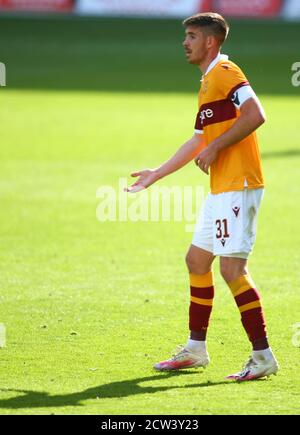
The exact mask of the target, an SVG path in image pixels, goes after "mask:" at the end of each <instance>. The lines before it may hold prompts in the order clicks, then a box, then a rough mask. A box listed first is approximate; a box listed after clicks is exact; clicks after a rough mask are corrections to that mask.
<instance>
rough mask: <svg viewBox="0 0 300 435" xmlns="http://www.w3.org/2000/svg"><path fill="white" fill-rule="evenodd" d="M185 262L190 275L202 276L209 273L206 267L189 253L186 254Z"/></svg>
mask: <svg viewBox="0 0 300 435" xmlns="http://www.w3.org/2000/svg"><path fill="white" fill-rule="evenodd" d="M185 262H186V265H187V268H188V271H189V272H190V273H195V274H197V275H204V274H205V273H207V272H209V269H208V268H207V266H205V265H204V264H203V263H202V262H201V261H199V259H198V258H197V257H196V256H195V255H193V254H192V253H191V252H190V251H189V252H188V253H187V254H186V257H185Z"/></svg>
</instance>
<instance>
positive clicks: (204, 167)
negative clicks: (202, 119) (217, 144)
mask: <svg viewBox="0 0 300 435" xmlns="http://www.w3.org/2000/svg"><path fill="white" fill-rule="evenodd" d="M217 156H218V152H217V151H216V150H215V149H214V147H213V145H212V144H210V145H208V146H207V147H206V148H204V150H202V151H201V153H200V154H198V156H197V157H196V158H195V159H194V162H195V163H196V165H197V166H199V168H200V169H201V171H203V172H205V174H207V175H208V174H209V167H210V165H211V164H212V163H213V162H214V161H215V160H216V158H217Z"/></svg>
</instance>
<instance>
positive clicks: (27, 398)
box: [0, 371, 231, 409]
mask: <svg viewBox="0 0 300 435" xmlns="http://www.w3.org/2000/svg"><path fill="white" fill-rule="evenodd" d="M195 373H196V372H195V371H189V372H186V371H181V372H176V373H162V374H156V375H153V376H146V377H140V378H135V379H130V380H126V381H120V382H110V383H108V384H103V385H99V386H97V387H92V388H88V389H87V390H84V391H78V392H76V393H70V394H62V395H50V394H49V393H47V392H39V391H29V390H15V389H12V390H11V389H2V390H1V389H0V391H2V392H4V391H7V392H9V393H11V392H16V393H20V394H19V395H18V396H17V397H10V398H7V399H2V400H0V408H8V409H21V408H47V407H63V406H84V404H83V403H82V402H83V401H85V400H95V399H96V400H99V405H100V403H101V399H112V398H123V397H128V396H134V395H136V394H153V393H157V392H161V391H168V390H172V389H183V388H184V389H187V388H202V387H214V386H216V385H223V384H224V385H231V383H230V382H228V381H221V382H210V381H206V382H202V383H201V382H200V383H196V384H189V385H168V386H166V385H160V386H156V387H151V386H143V385H140V384H141V383H143V382H149V381H161V382H162V383H163V381H164V380H165V379H168V378H174V379H176V378H177V377H178V376H189V375H193V374H195ZM198 373H199V372H197V374H198Z"/></svg>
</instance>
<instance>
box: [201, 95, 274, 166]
mask: <svg viewBox="0 0 300 435" xmlns="http://www.w3.org/2000/svg"><path fill="white" fill-rule="evenodd" d="M240 110H241V115H240V117H239V118H238V119H237V120H236V122H235V123H234V124H233V126H232V127H231V128H230V129H229V130H227V131H226V132H225V133H223V134H222V135H221V136H219V137H218V138H217V139H215V140H214V141H213V142H211V143H210V144H209V145H208V146H207V147H206V148H205V149H204V150H202V151H201V152H200V154H199V155H198V156H197V157H196V158H195V163H196V165H197V166H199V168H200V169H201V170H202V171H203V172H205V173H206V174H208V170H209V167H210V165H211V164H212V163H213V162H214V160H216V158H217V156H218V153H219V151H221V150H222V149H224V148H226V147H228V146H231V145H233V144H235V143H238V142H240V141H241V140H243V139H245V138H246V137H247V136H249V134H251V133H252V132H253V131H255V130H256V129H257V128H258V127H260V126H261V125H262V124H263V123H264V122H265V120H266V116H265V112H264V109H263V107H262V105H261V103H260V102H259V100H258V98H249V99H248V100H247V101H245V103H244V104H243V105H242V106H241V109H240Z"/></svg>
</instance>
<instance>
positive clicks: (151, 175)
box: [124, 169, 159, 193]
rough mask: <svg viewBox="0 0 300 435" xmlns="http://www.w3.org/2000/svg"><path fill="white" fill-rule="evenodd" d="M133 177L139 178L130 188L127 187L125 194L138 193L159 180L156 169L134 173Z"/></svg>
mask: <svg viewBox="0 0 300 435" xmlns="http://www.w3.org/2000/svg"><path fill="white" fill-rule="evenodd" d="M131 176H132V177H139V178H138V179H137V181H136V182H135V183H133V184H132V185H131V186H129V187H125V189H124V190H125V192H129V193H136V192H140V191H141V190H143V189H146V188H147V187H149V186H151V184H153V183H155V181H157V180H158V179H159V176H158V173H157V171H156V170H154V169H143V170H141V171H137V172H133V173H132V174H131Z"/></svg>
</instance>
